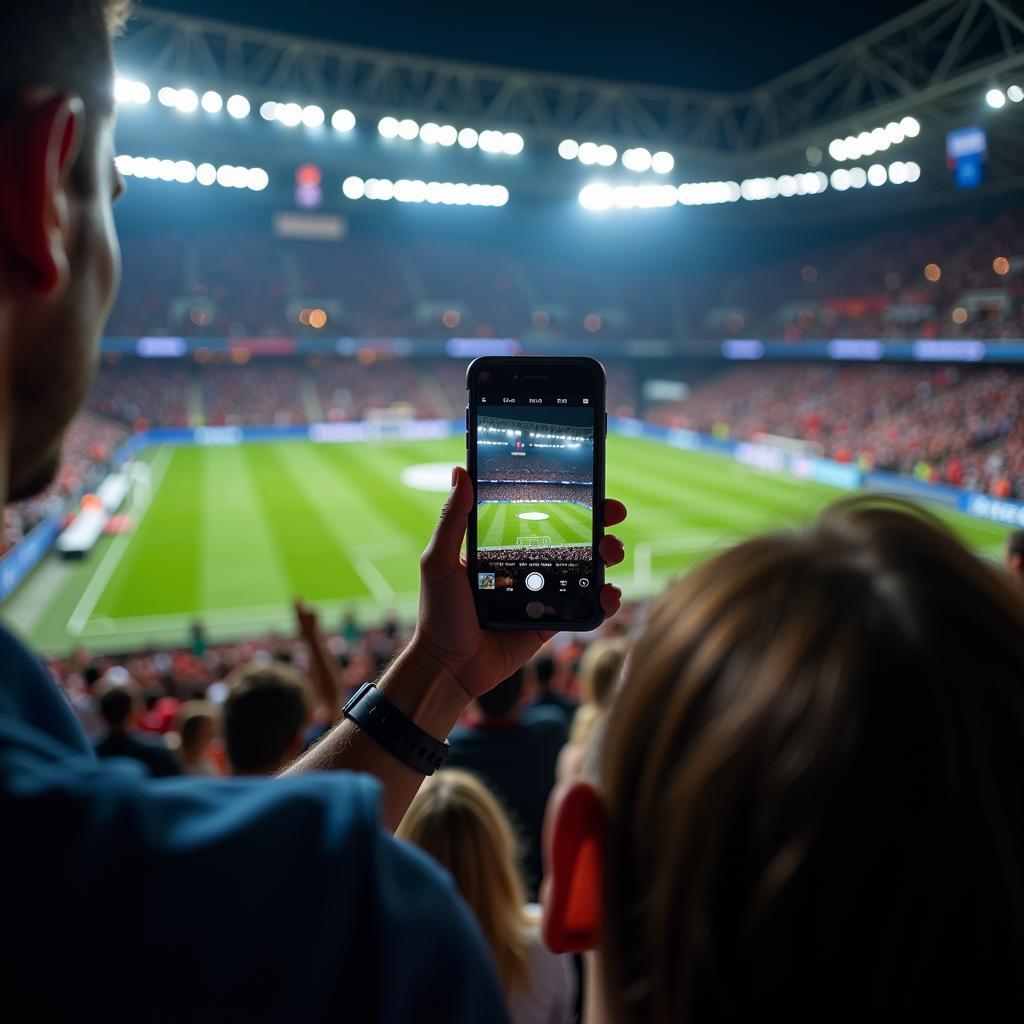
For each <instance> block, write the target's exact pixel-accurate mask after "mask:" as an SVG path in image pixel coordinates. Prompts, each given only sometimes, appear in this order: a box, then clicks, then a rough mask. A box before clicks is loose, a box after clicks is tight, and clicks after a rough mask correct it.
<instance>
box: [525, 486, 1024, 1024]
mask: <svg viewBox="0 0 1024 1024" xmlns="http://www.w3.org/2000/svg"><path fill="white" fill-rule="evenodd" d="M1022 678H1024V597H1022V595H1021V592H1020V590H1019V588H1017V587H1016V586H1015V585H1013V583H1012V582H1011V581H1010V579H1009V578H1008V577H1007V576H1006V575H1005V574H1004V573H1003V572H1001V571H1000V570H999V569H998V568H997V567H995V566H992V565H991V564H989V563H986V562H983V561H982V560H981V559H979V558H977V557H976V556H975V555H973V554H972V553H971V552H969V551H968V550H967V548H966V547H964V545H963V544H962V543H961V542H960V541H959V540H958V539H957V538H956V537H955V536H954V535H953V534H952V533H951V532H950V531H949V530H948V529H947V528H946V527H945V526H944V525H943V524H942V523H941V522H940V521H938V520H937V519H935V518H933V517H932V516H930V515H928V514H926V513H924V512H920V511H916V510H913V509H911V508H909V507H904V506H901V505H898V504H893V503H889V502H879V501H877V500H871V499H867V500H865V499H859V500H852V501H848V502H844V503H841V504H839V505H837V506H835V507H833V508H832V509H831V510H829V511H827V512H826V513H825V514H824V515H823V517H822V518H821V520H820V521H819V523H818V524H817V525H816V526H814V527H812V528H811V529H809V530H807V531H804V532H791V533H780V534H774V535H768V536H764V537H760V538H757V539H754V540H750V541H747V542H745V543H743V544H740V545H739V546H737V547H735V548H733V549H732V550H730V551H727V552H725V553H724V554H721V555H719V556H718V557H716V558H714V559H712V560H710V561H708V562H706V563H704V564H703V565H701V566H699V567H698V568H696V569H695V570H694V571H693V572H692V573H691V574H690V575H689V576H688V577H686V578H685V579H683V580H682V581H681V582H679V583H677V584H676V585H675V586H674V587H672V589H671V590H670V591H669V592H668V593H667V594H666V595H665V596H664V597H663V598H662V599H661V600H660V601H659V602H658V603H657V605H656V606H655V607H654V608H653V609H652V611H651V613H650V616H649V618H648V621H647V625H646V627H645V629H644V630H643V632H642V634H641V635H640V636H639V638H638V639H637V642H636V644H635V646H634V648H633V651H632V653H631V655H630V663H629V665H628V667H627V671H626V674H625V678H624V680H623V683H622V686H621V688H620V689H619V691H618V693H617V694H616V697H615V699H614V702H613V704H612V707H611V709H610V711H609V713H608V715H607V719H606V723H605V728H604V730H603V734H602V737H601V742H600V744H599V747H598V748H596V749H595V758H594V763H593V766H592V767H593V769H594V779H593V781H591V780H590V779H588V780H577V781H576V782H574V783H572V784H570V785H568V786H565V787H561V788H560V789H559V791H558V796H557V797H556V798H555V799H554V801H553V805H552V808H551V810H550V811H549V821H550V833H549V835H550V838H549V844H550V845H549V849H550V858H549V861H548V863H549V864H550V871H551V873H550V874H549V877H548V882H547V883H546V884H547V885H549V899H548V900H547V902H546V921H545V929H544V934H545V938H546V939H547V940H548V944H549V946H550V948H552V949H554V950H559V951H566V950H569V949H583V948H587V949H597V950H598V953H597V955H596V957H595V956H591V957H589V958H588V959H589V963H588V992H589V993H590V995H591V997H595V998H597V999H598V1000H599V1001H600V1002H602V1003H604V1004H605V1005H603V1006H601V1007H595V1009H601V1010H603V1011H604V1012H605V1013H606V1016H605V1017H602V1018H601V1019H608V1020H613V1021H634V1020H636V1021H653V1022H669V1021H680V1020H735V1021H744V1020H752V1019H754V1018H759V1017H767V1018H772V1019H774V1018H776V1017H779V1018H785V1019H786V1020H789V1021H818V1020H821V1019H822V1018H823V1017H827V1018H828V1019H829V1020H833V1021H837V1020H838V1021H868V1020H883V1019H886V1020H891V1019H900V1018H904V1019H910V1018H913V1019H916V1020H928V1019H939V1018H941V1019H957V1018H960V1019H974V1020H983V1019H995V1018H999V1019H1005V1020H1009V1019H1019V1018H1020V1017H1021V1016H1022V1014H1024V987H1022V985H1021V964H1022V963H1024V895H1022V894H1024V814H1022V812H1021V808H1022V806H1024V799H1022V797H1024V793H1022V790H1024V688H1022V687H1021V679H1022Z"/></svg>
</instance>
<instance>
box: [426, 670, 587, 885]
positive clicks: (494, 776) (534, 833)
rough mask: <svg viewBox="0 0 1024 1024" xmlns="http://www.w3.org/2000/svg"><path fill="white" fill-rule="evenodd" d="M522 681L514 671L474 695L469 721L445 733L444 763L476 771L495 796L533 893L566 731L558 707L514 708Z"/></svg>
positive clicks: (517, 672)
mask: <svg viewBox="0 0 1024 1024" xmlns="http://www.w3.org/2000/svg"><path fill="white" fill-rule="evenodd" d="M524 681H525V671H524V670H523V669H521V668H520V669H517V670H516V671H515V672H513V673H512V675H510V676H509V677H508V678H507V679H506V680H505V681H504V682H503V683H500V684H499V685H498V686H496V687H494V689H493V690H491V691H489V692H488V693H482V694H480V695H479V696H478V697H477V698H476V701H475V710H476V718H475V720H473V721H471V722H470V723H469V724H466V725H460V726H459V727H458V728H457V729H455V730H454V732H452V734H451V736H450V737H449V743H450V744H451V749H450V752H449V754H448V760H447V762H446V765H447V766H449V767H452V768H466V769H468V770H469V771H472V772H476V774H477V775H479V776H480V778H482V779H483V780H484V782H485V783H486V784H487V786H488V787H489V788H490V789H491V790H493V792H494V793H495V794H496V795H497V797H498V799H499V800H501V802H502V804H503V805H504V806H505V809H506V810H507V811H508V813H509V816H510V818H511V819H512V824H513V827H514V828H515V829H516V832H517V834H518V836H519V839H520V843H521V845H522V848H523V854H524V860H523V865H524V875H525V878H526V884H527V889H528V891H529V892H530V893H531V894H532V895H535V894H536V893H537V890H538V887H539V885H540V879H541V831H542V828H543V824H544V809H545V807H546V806H547V801H548V795H549V794H550V792H551V787H552V786H553V785H554V782H555V765H556V763H557V761H558V752H559V751H560V750H561V749H562V747H563V745H564V744H565V741H566V737H567V735H568V730H567V728H566V724H565V718H564V716H563V715H562V713H561V711H558V710H555V709H553V708H528V709H526V710H525V711H521V710H520V703H521V700H522V697H523V686H524Z"/></svg>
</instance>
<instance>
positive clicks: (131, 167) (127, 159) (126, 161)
mask: <svg viewBox="0 0 1024 1024" xmlns="http://www.w3.org/2000/svg"><path fill="white" fill-rule="evenodd" d="M114 166H115V167H116V168H117V170H118V172H119V173H120V174H123V175H124V176H125V177H126V178H132V177H134V176H135V157H133V156H129V155H128V154H127V153H118V155H117V156H115V157H114Z"/></svg>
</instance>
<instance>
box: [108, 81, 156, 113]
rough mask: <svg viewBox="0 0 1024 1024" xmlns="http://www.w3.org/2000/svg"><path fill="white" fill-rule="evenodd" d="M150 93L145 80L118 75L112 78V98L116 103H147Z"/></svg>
mask: <svg viewBox="0 0 1024 1024" xmlns="http://www.w3.org/2000/svg"><path fill="white" fill-rule="evenodd" d="M151 96H152V93H151V92H150V91H149V86H148V85H146V83H145V82H137V81H135V80H134V79H131V78H122V77H121V76H120V75H118V76H117V77H116V78H115V79H114V99H115V101H116V102H117V103H137V104H139V105H140V106H141V105H142V104H144V103H148V102H149V101H150V98H151Z"/></svg>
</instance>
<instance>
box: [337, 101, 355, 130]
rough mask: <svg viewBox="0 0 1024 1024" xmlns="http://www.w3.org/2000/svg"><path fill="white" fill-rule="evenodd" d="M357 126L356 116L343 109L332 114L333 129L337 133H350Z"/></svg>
mask: <svg viewBox="0 0 1024 1024" xmlns="http://www.w3.org/2000/svg"><path fill="white" fill-rule="evenodd" d="M355 126H356V115H355V114H353V113H352V111H351V110H346V109H345V108H344V107H341V108H340V109H339V110H336V111H335V112H334V113H333V114H331V127H332V128H333V129H334V130H335V131H336V132H350V131H352V129H353V128H355Z"/></svg>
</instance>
